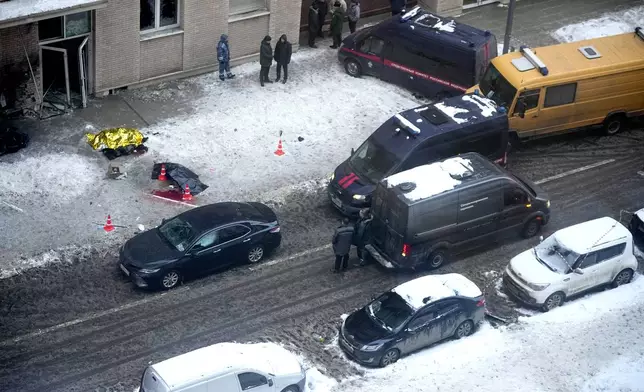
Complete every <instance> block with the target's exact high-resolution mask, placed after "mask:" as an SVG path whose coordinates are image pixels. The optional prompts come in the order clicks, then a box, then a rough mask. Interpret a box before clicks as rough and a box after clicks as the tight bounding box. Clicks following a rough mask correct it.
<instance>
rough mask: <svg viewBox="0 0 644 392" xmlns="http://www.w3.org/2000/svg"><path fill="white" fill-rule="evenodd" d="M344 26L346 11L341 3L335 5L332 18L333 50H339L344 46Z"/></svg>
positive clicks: (337, 2)
mask: <svg viewBox="0 0 644 392" xmlns="http://www.w3.org/2000/svg"><path fill="white" fill-rule="evenodd" d="M343 24H344V11H342V5H341V4H340V2H339V1H336V2H335V4H333V16H332V17H331V36H332V37H333V45H331V49H337V48H339V47H340V45H341V44H342V25H343Z"/></svg>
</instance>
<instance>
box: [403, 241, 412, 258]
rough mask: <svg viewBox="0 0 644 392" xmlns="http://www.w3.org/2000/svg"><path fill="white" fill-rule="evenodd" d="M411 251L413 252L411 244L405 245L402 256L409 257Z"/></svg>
mask: <svg viewBox="0 0 644 392" xmlns="http://www.w3.org/2000/svg"><path fill="white" fill-rule="evenodd" d="M410 251H411V246H409V244H403V249H402V256H403V257H407V255H408V254H409V252H410Z"/></svg>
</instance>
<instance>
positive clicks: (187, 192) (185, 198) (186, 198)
mask: <svg viewBox="0 0 644 392" xmlns="http://www.w3.org/2000/svg"><path fill="white" fill-rule="evenodd" d="M181 200H182V201H190V200H192V193H190V187H189V186H188V184H186V189H185V190H184V191H183V195H181Z"/></svg>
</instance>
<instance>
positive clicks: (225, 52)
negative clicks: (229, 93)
mask: <svg viewBox="0 0 644 392" xmlns="http://www.w3.org/2000/svg"><path fill="white" fill-rule="evenodd" d="M217 60H219V79H221V80H225V78H224V72H225V73H226V77H228V79H232V78H234V77H235V75H233V74H232V73H231V72H230V47H229V46H228V36H227V35H226V34H222V35H221V37H220V38H219V43H218V44H217Z"/></svg>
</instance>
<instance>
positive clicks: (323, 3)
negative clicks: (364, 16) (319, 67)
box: [308, 0, 360, 49]
mask: <svg viewBox="0 0 644 392" xmlns="http://www.w3.org/2000/svg"><path fill="white" fill-rule="evenodd" d="M329 9H331V25H330V28H329V35H330V36H331V37H332V38H333V45H331V48H333V49H337V48H338V47H340V44H341V43H342V28H343V25H344V16H345V14H346V15H347V19H348V20H349V30H351V33H353V32H355V31H356V25H357V24H358V20H359V19H360V0H350V3H349V7H348V8H347V3H346V1H345V0H313V3H312V4H311V7H309V20H308V22H309V47H311V48H317V45H315V39H316V38H324V34H323V33H322V27H323V26H324V23H325V21H326V16H327V14H328V13H329Z"/></svg>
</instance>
